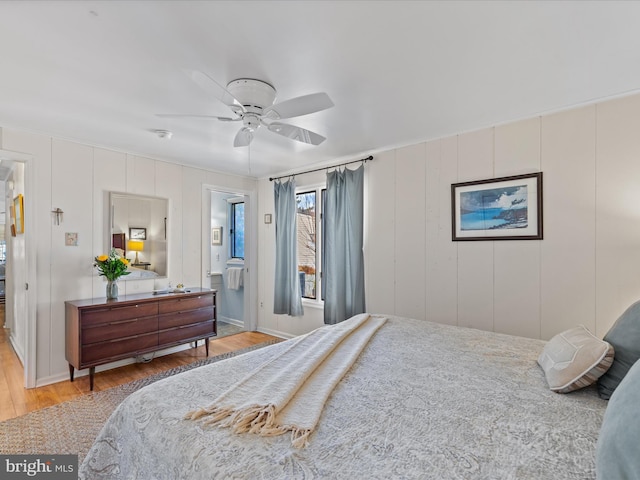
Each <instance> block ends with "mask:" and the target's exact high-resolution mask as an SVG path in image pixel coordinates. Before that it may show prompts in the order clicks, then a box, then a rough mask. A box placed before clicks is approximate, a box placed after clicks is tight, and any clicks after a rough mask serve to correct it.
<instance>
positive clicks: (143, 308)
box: [82, 302, 158, 327]
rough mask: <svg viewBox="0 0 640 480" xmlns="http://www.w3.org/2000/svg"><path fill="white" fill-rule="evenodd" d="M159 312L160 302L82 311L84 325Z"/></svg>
mask: <svg viewBox="0 0 640 480" xmlns="http://www.w3.org/2000/svg"><path fill="white" fill-rule="evenodd" d="M157 314H158V302H145V303H139V304H134V305H125V306H120V307H117V306H114V307H107V308H96V309H90V310H85V311H83V312H82V326H83V327H85V326H87V325H96V324H100V323H113V322H116V321H119V320H129V319H133V318H142V317H151V316H153V315H157Z"/></svg>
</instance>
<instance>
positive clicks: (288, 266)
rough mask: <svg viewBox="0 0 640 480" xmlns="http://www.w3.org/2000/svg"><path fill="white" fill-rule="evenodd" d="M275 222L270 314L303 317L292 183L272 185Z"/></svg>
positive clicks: (293, 186)
mask: <svg viewBox="0 0 640 480" xmlns="http://www.w3.org/2000/svg"><path fill="white" fill-rule="evenodd" d="M273 194H274V199H275V223H276V278H275V282H274V294H273V313H286V314H288V315H291V316H294V317H296V316H300V315H304V310H303V308H302V298H301V297H300V280H299V277H298V252H297V245H298V238H297V230H296V183H295V180H289V181H288V182H284V183H282V182H280V181H276V182H274V184H273Z"/></svg>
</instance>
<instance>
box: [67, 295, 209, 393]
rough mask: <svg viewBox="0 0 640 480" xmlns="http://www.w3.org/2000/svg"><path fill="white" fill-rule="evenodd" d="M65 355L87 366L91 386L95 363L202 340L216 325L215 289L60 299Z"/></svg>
mask: <svg viewBox="0 0 640 480" xmlns="http://www.w3.org/2000/svg"><path fill="white" fill-rule="evenodd" d="M65 317H66V318H65V329H66V333H65V335H66V356H67V362H69V375H70V378H71V381H72V382H73V374H74V368H75V369H78V370H80V369H83V368H89V386H90V389H91V390H93V377H94V374H95V367H96V365H102V364H105V363H110V362H114V361H116V360H121V359H123V358H130V357H135V356H138V355H142V354H145V353H150V352H155V351H156V350H160V349H163V348H168V347H172V346H175V345H181V344H184V343H189V342H195V341H197V340H201V339H204V340H205V345H206V351H207V356H209V337H213V336H215V335H216V333H217V329H216V318H217V312H216V291H215V290H209V289H203V288H190V289H187V290H186V291H185V293H169V294H160V295H154V294H150V293H144V294H136V295H126V296H122V297H119V298H117V299H115V300H109V301H107V299H106V298H93V299H86V300H73V301H66V302H65Z"/></svg>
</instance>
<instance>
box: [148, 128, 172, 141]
mask: <svg viewBox="0 0 640 480" xmlns="http://www.w3.org/2000/svg"><path fill="white" fill-rule="evenodd" d="M153 133H155V134H156V135H157V136H158V138H164V139H166V140H170V139H171V137H172V136H173V132H170V131H169V130H154V131H153Z"/></svg>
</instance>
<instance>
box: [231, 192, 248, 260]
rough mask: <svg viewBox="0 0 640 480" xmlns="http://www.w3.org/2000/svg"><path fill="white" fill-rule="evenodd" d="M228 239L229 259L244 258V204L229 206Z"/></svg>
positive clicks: (238, 203)
mask: <svg viewBox="0 0 640 480" xmlns="http://www.w3.org/2000/svg"><path fill="white" fill-rule="evenodd" d="M229 237H230V242H229V243H230V244H231V257H232V258H244V202H237V203H232V204H231V215H230V226H229Z"/></svg>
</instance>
